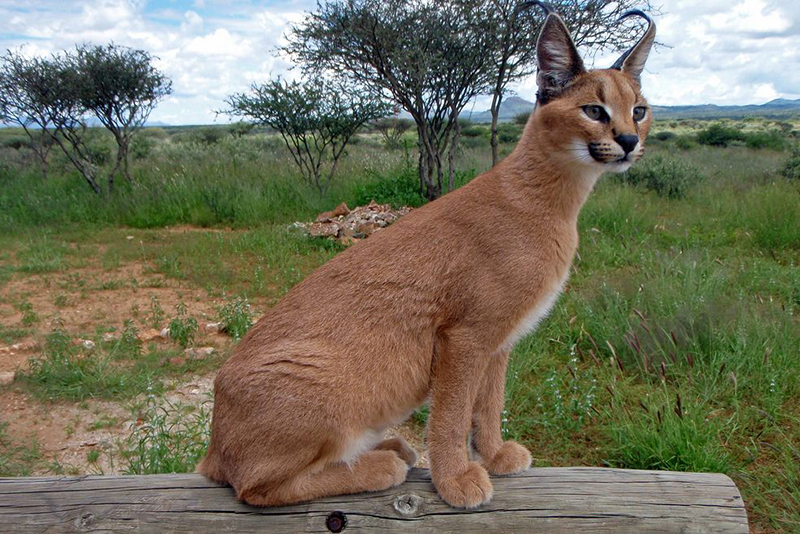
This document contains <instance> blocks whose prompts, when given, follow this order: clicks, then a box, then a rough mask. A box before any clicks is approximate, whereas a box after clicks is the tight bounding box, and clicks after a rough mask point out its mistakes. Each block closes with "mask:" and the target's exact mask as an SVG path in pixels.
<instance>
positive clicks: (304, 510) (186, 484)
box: [0, 467, 748, 534]
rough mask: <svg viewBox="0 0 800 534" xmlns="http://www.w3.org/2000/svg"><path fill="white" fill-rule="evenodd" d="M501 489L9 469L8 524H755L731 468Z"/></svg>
mask: <svg viewBox="0 0 800 534" xmlns="http://www.w3.org/2000/svg"><path fill="white" fill-rule="evenodd" d="M492 482H493V483H494V500H492V502H491V503H489V504H488V505H486V506H482V507H480V508H478V509H475V510H457V509H454V508H451V507H449V506H448V505H446V504H445V503H444V502H443V501H442V500H441V499H440V498H439V497H438V496H437V495H436V491H435V490H434V488H433V485H432V484H431V481H430V475H429V473H428V471H427V470H423V469H412V470H411V471H410V472H409V476H408V480H407V481H406V483H405V484H403V485H402V486H399V487H397V488H393V489H391V490H388V491H383V492H376V493H365V494H360V495H349V496H340V497H332V498H328V499H323V500H319V501H315V502H312V503H306V504H301V505H296V506H286V507H282V508H253V507H250V506H247V505H245V504H242V503H241V502H238V501H237V500H236V499H235V497H234V494H233V491H232V490H231V489H230V488H228V487H222V486H219V485H217V484H214V483H212V482H209V481H208V480H207V479H205V478H204V477H202V476H200V475H150V476H107V477H106V476H86V477H48V478H4V479H0V532H15V533H19V532H47V533H59V532H147V533H149V532H152V533H164V532H213V533H220V532H259V533H282V534H283V533H292V532H331V531H336V530H337V528H339V527H343V531H345V532H367V531H378V530H380V531H381V532H387V531H388V532H414V533H417V532H423V533H424V532H431V533H434V532H450V531H452V532H478V533H481V534H485V533H487V532H504V533H512V532H520V533H522V532H525V533H528V532H546V533H549V534H557V533H567V532H569V533H572V532H592V533H615V534H619V533H637V534H638V533H643V532H676V533H677V532H681V533H690V532H698V533H700V532H703V533H721V532H725V533H736V534H738V533H741V534H746V533H747V532H748V525H747V514H746V512H745V508H744V504H743V502H742V497H741V495H740V494H739V491H738V490H737V489H736V486H735V484H734V483H733V481H731V479H730V478H728V477H727V476H725V475H721V474H710V473H674V472H668V471H634V470H626V469H603V468H592V467H575V468H542V469H531V470H528V471H527V472H525V473H522V474H520V475H515V476H510V477H493V478H492Z"/></svg>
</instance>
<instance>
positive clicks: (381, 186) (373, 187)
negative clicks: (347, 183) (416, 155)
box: [352, 165, 425, 208]
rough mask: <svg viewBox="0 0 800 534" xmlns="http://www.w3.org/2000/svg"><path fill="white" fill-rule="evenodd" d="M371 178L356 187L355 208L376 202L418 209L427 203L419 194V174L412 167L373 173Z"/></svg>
mask: <svg viewBox="0 0 800 534" xmlns="http://www.w3.org/2000/svg"><path fill="white" fill-rule="evenodd" d="M370 178H371V180H369V181H367V182H361V183H359V184H357V185H356V186H355V188H354V190H353V200H352V205H353V206H363V205H364V204H369V202H370V201H371V200H374V201H375V202H377V203H379V204H391V205H392V206H393V207H395V208H399V207H402V206H411V207H413V208H416V207H419V206H421V205H422V204H423V203H424V202H425V199H424V198H422V197H421V196H420V194H419V174H418V172H417V169H415V168H414V167H412V166H411V165H407V166H405V167H403V168H402V169H401V170H400V171H399V172H398V171H394V172H391V171H390V172H388V173H385V174H381V173H377V172H372V173H370Z"/></svg>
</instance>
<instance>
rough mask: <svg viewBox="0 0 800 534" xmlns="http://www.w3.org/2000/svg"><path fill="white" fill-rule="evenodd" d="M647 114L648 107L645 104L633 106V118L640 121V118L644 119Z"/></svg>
mask: <svg viewBox="0 0 800 534" xmlns="http://www.w3.org/2000/svg"><path fill="white" fill-rule="evenodd" d="M645 115H647V108H646V107H644V106H636V107H635V108H633V120H635V121H636V122H639V121H640V120H642V119H644V116H645Z"/></svg>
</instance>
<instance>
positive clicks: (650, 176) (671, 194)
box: [620, 155, 703, 198]
mask: <svg viewBox="0 0 800 534" xmlns="http://www.w3.org/2000/svg"><path fill="white" fill-rule="evenodd" d="M620 179H621V180H622V181H623V182H625V183H628V184H631V185H634V186H641V187H644V188H645V189H648V190H650V191H655V192H656V194H657V195H659V196H662V197H667V198H683V197H684V196H686V193H687V192H688V190H689V188H690V187H691V186H693V185H694V184H696V183H697V182H699V181H701V180H702V179H703V175H702V173H701V172H700V171H699V170H698V169H697V168H695V167H693V166H692V165H690V164H688V163H685V162H684V161H682V160H681V159H678V158H670V157H667V156H662V155H657V156H654V157H652V158H649V159H646V160H644V161H643V162H642V163H640V164H639V165H636V166H634V167H632V168H631V169H630V170H629V171H628V172H626V173H623V174H622V175H620Z"/></svg>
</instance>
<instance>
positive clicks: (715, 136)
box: [697, 123, 747, 147]
mask: <svg viewBox="0 0 800 534" xmlns="http://www.w3.org/2000/svg"><path fill="white" fill-rule="evenodd" d="M732 141H747V136H746V135H745V134H744V133H743V132H740V131H739V130H737V129H735V128H730V127H728V126H724V125H722V124H719V123H716V124H712V125H711V126H709V127H708V128H706V129H704V130H700V131H699V132H698V133H697V142H698V143H700V144H701V145H711V146H725V147H726V146H728V145H730V144H731V142H732Z"/></svg>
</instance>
